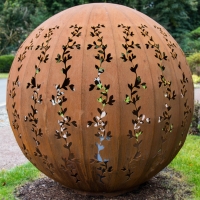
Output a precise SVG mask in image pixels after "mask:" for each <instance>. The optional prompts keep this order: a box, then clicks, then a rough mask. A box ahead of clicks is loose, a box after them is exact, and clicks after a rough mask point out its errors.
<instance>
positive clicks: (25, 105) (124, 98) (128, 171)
mask: <svg viewBox="0 0 200 200" xmlns="http://www.w3.org/2000/svg"><path fill="white" fill-rule="evenodd" d="M193 91H194V90H193V84H192V79H191V73H190V70H189V67H188V65H187V63H186V60H185V56H184V54H183V52H182V51H181V49H180V47H179V46H178V44H177V43H176V42H175V41H174V39H173V38H172V37H171V36H170V35H169V33H168V32H167V31H166V30H165V29H164V28H163V27H162V26H160V25H159V24H157V23H156V22H155V21H153V20H152V19H150V18H149V17H147V16H145V15H143V14H142V13H140V12H138V11H136V10H133V9H130V8H127V7H124V6H120V5H115V4H104V3H102V4H88V5H81V6H77V7H74V8H70V9H67V10H65V11H63V12H61V13H59V14H57V15H55V16H53V17H52V18H50V19H49V20H47V21H46V22H44V23H43V24H41V25H40V26H39V27H38V28H36V29H35V30H34V31H33V32H32V33H31V34H30V36H29V37H28V38H27V39H26V41H25V42H24V43H23V44H22V46H21V47H20V48H19V50H18V52H17V55H16V57H15V60H14V62H13V65H12V68H11V71H10V76H9V80H8V88H7V109H8V114H9V119H10V123H11V126H12V129H13V132H14V134H15V137H16V140H17V142H18V144H19V146H20V148H21V150H22V151H23V153H24V154H25V156H26V157H27V158H28V159H29V160H30V161H31V162H32V163H33V164H34V165H35V166H36V167H37V168H38V169H39V170H41V171H42V172H43V173H45V174H46V175H47V176H49V177H51V178H53V179H54V180H56V181H58V182H60V183H62V184H63V185H65V186H67V187H70V188H73V189H75V190H79V191H82V192H83V193H84V192H85V193H96V194H98V193H102V194H104V195H106V194H118V193H123V192H124V191H128V190H131V189H132V188H133V187H135V186H137V185H139V184H141V183H142V182H144V181H146V180H148V179H149V178H151V177H152V176H154V175H155V174H156V173H158V172H159V171H160V170H161V169H163V168H164V167H165V166H166V165H168V164H169V163H170V161H171V160H172V159H173V158H174V157H175V155H176V154H177V153H178V151H179V150H180V148H181V147H182V145H183V143H184V141H185V138H186V134H187V131H188V128H189V125H190V121H191V117H192V112H193Z"/></svg>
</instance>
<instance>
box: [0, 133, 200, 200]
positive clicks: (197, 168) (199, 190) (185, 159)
mask: <svg viewBox="0 0 200 200" xmlns="http://www.w3.org/2000/svg"><path fill="white" fill-rule="evenodd" d="M169 167H171V168H173V169H174V170H176V171H178V172H180V173H181V174H182V175H183V177H184V180H185V181H186V182H187V183H188V184H190V185H192V186H193V187H192V188H193V197H194V198H193V200H199V199H200V137H199V136H193V135H188V137H187V139H186V142H185V144H184V146H183V148H182V149H181V150H180V152H179V153H178V155H177V156H176V157H175V159H174V160H173V161H172V162H171V163H170V165H169ZM39 175H40V172H39V170H37V169H36V168H35V167H34V166H33V165H32V164H31V163H27V164H24V165H21V166H18V167H15V168H13V169H11V170H3V171H1V172H0V199H6V200H7V199H8V200H14V195H13V192H14V190H15V188H16V187H17V186H19V185H23V184H24V183H25V182H28V181H32V180H34V179H37V178H38V177H39Z"/></svg>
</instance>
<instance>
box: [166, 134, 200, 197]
mask: <svg viewBox="0 0 200 200" xmlns="http://www.w3.org/2000/svg"><path fill="white" fill-rule="evenodd" d="M169 167H171V168H173V169H175V170H176V171H179V172H181V174H182V175H183V176H184V177H185V180H186V182H188V183H189V184H191V185H192V186H193V193H194V199H195V200H199V199H200V136H194V135H188V136H187V139H186V142H185V144H184V146H183V148H182V149H181V150H180V152H179V153H178V155H177V156H176V157H175V159H174V160H173V161H172V162H171V163H170V165H169Z"/></svg>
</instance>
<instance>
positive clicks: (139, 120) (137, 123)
mask: <svg viewBox="0 0 200 200" xmlns="http://www.w3.org/2000/svg"><path fill="white" fill-rule="evenodd" d="M118 27H119V28H122V29H123V33H124V36H123V38H124V44H122V47H123V48H124V52H122V53H121V59H122V60H123V62H129V63H130V66H131V67H130V71H131V73H133V76H134V78H135V81H134V82H133V83H129V84H128V88H129V90H130V94H126V97H125V100H124V101H125V103H126V104H127V105H130V104H133V105H134V107H135V109H134V110H133V111H132V113H133V116H134V118H133V119H132V124H133V130H129V133H128V135H127V136H128V138H129V139H134V144H133V146H134V148H136V153H135V154H134V156H133V157H132V158H131V160H130V162H129V164H131V163H132V162H135V161H137V159H138V158H140V157H141V151H140V145H141V143H142V140H141V138H140V136H141V135H142V134H143V130H142V126H143V124H144V123H148V124H149V123H150V118H148V117H146V116H145V114H142V113H141V108H142V107H141V106H138V104H139V100H140V98H141V97H140V96H139V90H140V89H147V84H146V83H145V82H142V79H141V77H140V76H139V75H138V72H137V69H138V67H139V65H138V63H135V62H134V61H135V59H136V57H137V56H136V55H135V54H134V53H133V51H134V49H135V48H137V49H141V46H140V44H137V43H135V42H134V40H133V37H134V33H133V31H131V27H130V26H125V25H123V24H119V25H118ZM121 170H122V171H123V172H125V173H126V176H127V180H130V178H131V175H132V174H133V169H132V168H131V167H130V166H128V167H125V166H124V167H123V168H122V169H121Z"/></svg>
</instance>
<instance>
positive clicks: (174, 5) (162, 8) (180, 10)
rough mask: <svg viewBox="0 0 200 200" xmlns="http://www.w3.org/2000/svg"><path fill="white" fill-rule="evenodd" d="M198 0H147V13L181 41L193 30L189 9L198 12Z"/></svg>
mask: <svg viewBox="0 0 200 200" xmlns="http://www.w3.org/2000/svg"><path fill="white" fill-rule="evenodd" d="M197 6H198V2H197V1H196V0H190V1H188V0H163V1H160V0H152V1H148V0H147V1H146V8H147V9H146V10H144V11H145V13H146V14H147V15H148V16H150V17H152V18H153V19H155V20H156V21H157V22H158V23H160V24H161V25H163V26H164V27H165V28H166V29H167V30H168V31H169V32H170V33H171V34H172V36H173V37H174V38H175V39H176V40H177V42H180V41H181V40H182V36H183V35H184V34H185V33H186V32H187V31H188V30H191V27H190V21H189V16H188V10H190V11H193V12H196V11H197Z"/></svg>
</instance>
